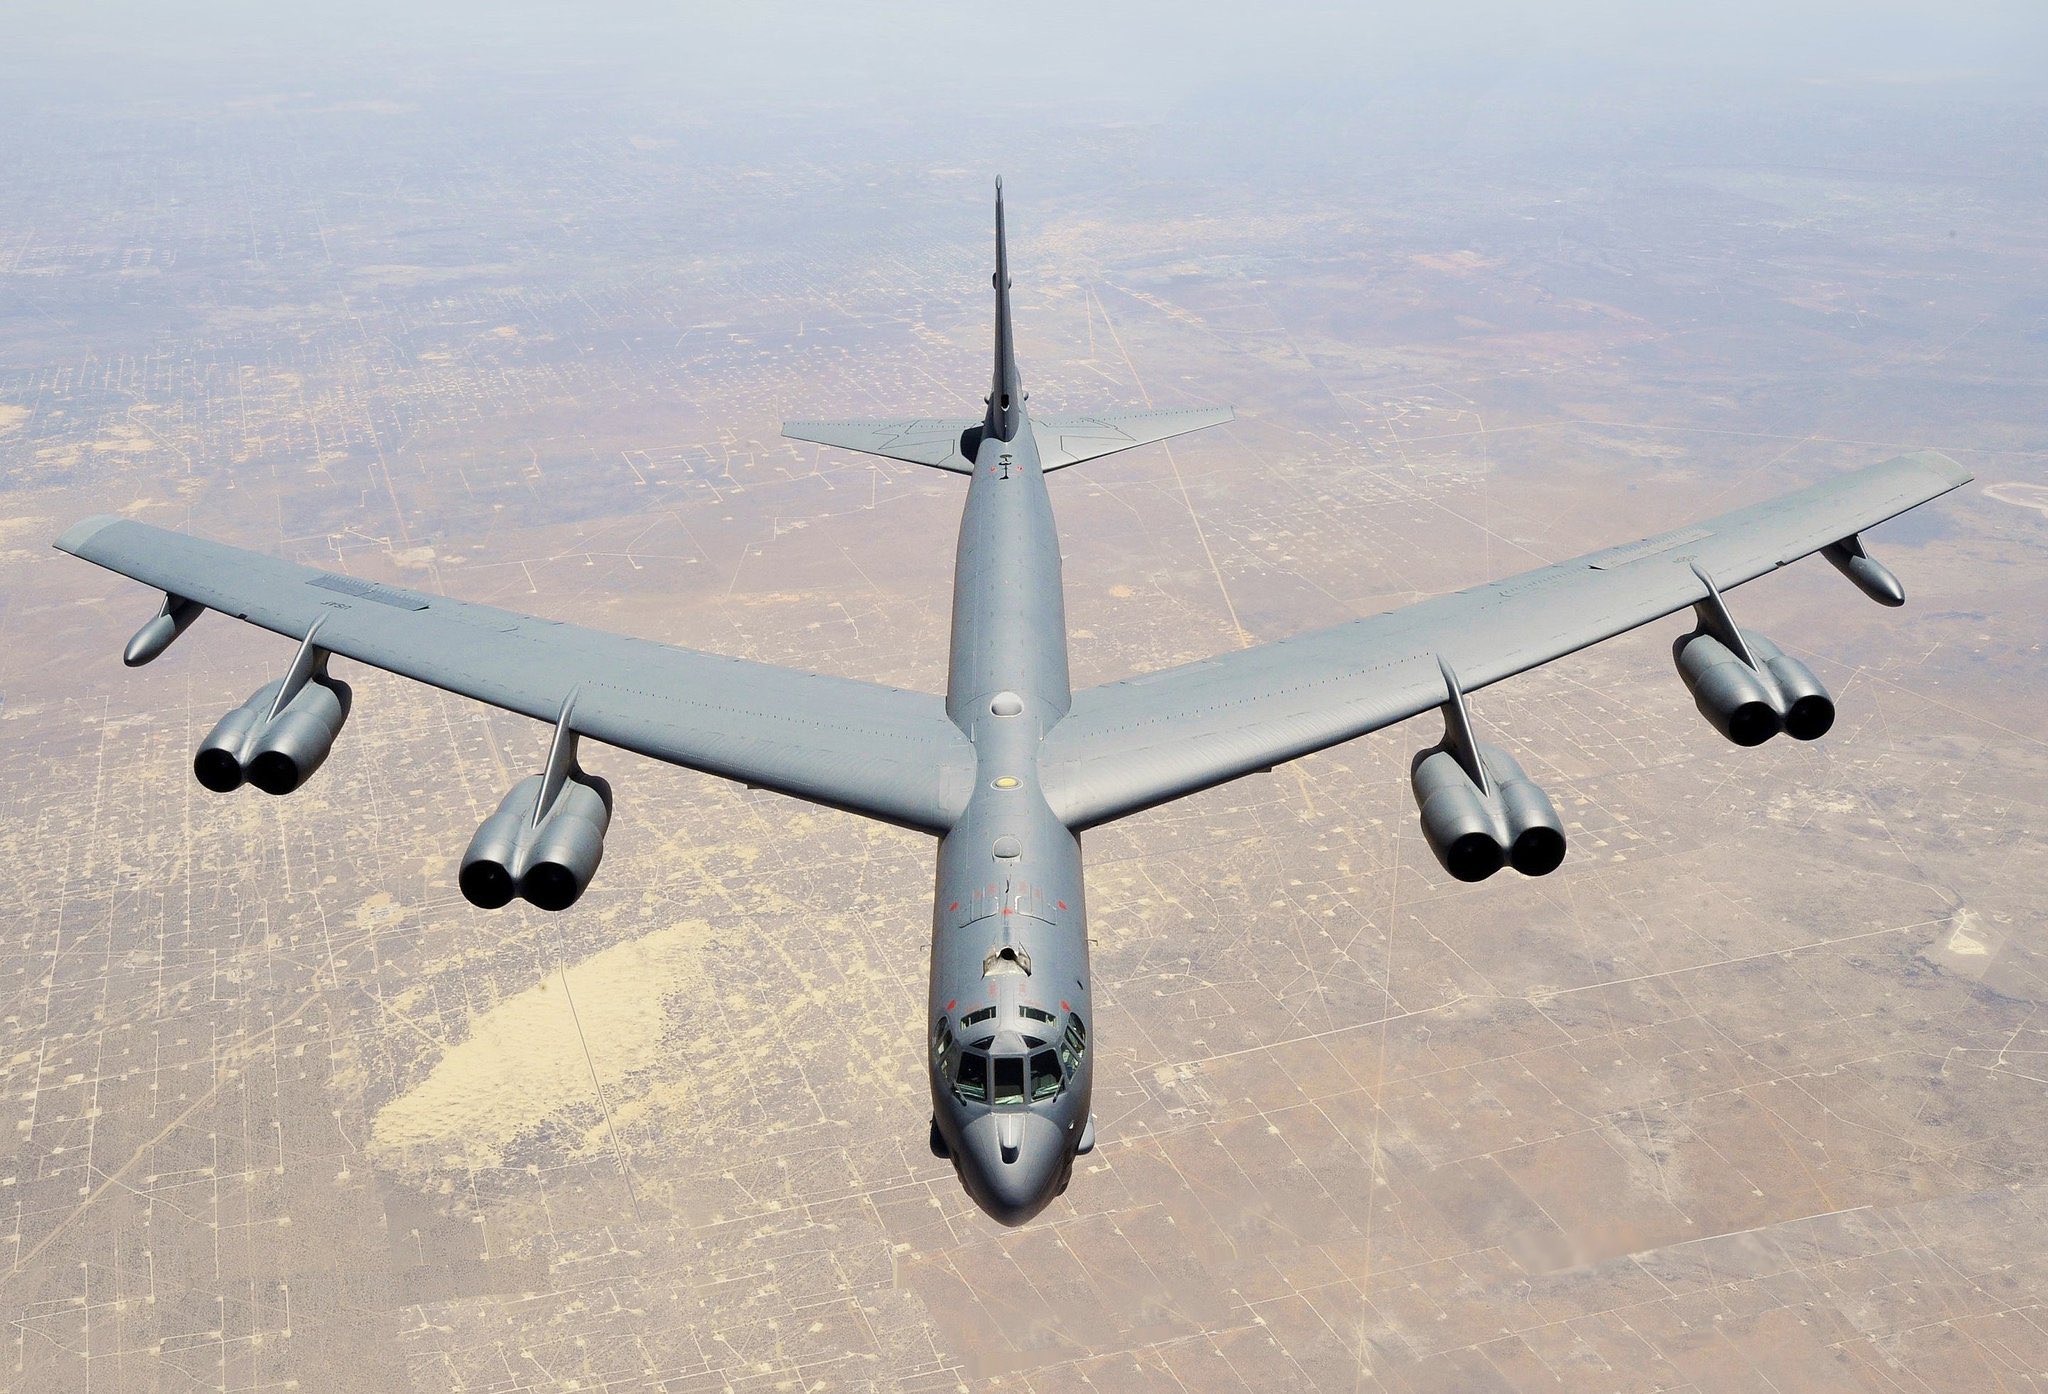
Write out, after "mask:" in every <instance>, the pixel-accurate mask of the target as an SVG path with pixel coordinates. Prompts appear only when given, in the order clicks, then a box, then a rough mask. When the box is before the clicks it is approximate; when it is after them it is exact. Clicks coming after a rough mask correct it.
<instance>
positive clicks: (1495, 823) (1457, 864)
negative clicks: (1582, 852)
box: [1410, 744, 1565, 881]
mask: <svg viewBox="0 0 2048 1394" xmlns="http://www.w3.org/2000/svg"><path fill="white" fill-rule="evenodd" d="M1476 750H1477V752H1478V758H1479V760H1480V761H1481V764H1482V772H1483V773H1484V775H1485V781H1484V787H1482V784H1481V783H1479V782H1475V781H1474V780H1473V778H1472V775H1471V774H1470V773H1469V772H1468V771H1467V770H1466V768H1465V765H1464V764H1463V762H1461V761H1460V760H1459V758H1458V756H1457V755H1456V754H1455V753H1453V752H1452V751H1451V750H1449V749H1447V748H1443V747H1438V748H1436V749H1433V750H1425V751H1423V752H1421V753H1420V754H1418V755H1417V756H1416V757H1415V763H1414V766H1413V768H1412V769H1411V771H1410V780H1411V782H1412V783H1413V785H1414V789H1415V803H1416V806H1417V807H1418V808H1419V809H1420V810H1421V813H1422V836H1423V840H1424V841H1426V842H1427V843H1428V844H1429V850H1430V851H1431V852H1432V853H1433V854H1434V855H1435V857H1436V859H1437V861H1438V862H1440V863H1441V864H1442V865H1443V868H1444V870H1445V871H1448V872H1449V873H1450V874H1451V875H1453V876H1455V877H1456V878H1457V879H1458V880H1460V881H1484V880H1485V879H1486V878H1487V877H1489V876H1491V875H1493V873H1494V872H1496V871H1499V870H1500V869H1501V867H1503V866H1512V867H1513V868H1514V869H1515V870H1516V871H1519V872H1521V873H1522V874H1523V875H1524V876H1548V875H1549V874H1550V873H1551V872H1553V871H1555V870H1557V868H1558V866H1559V864H1560V863H1562V862H1563V861H1564V853H1565V836H1564V824H1563V823H1562V822H1561V821H1560V820H1559V819H1558V816H1557V810H1556V808H1554V807H1553V806H1552V805H1551V802H1550V796H1549V795H1547V794H1545V793H1544V792H1543V790H1542V789H1541V788H1540V787H1539V786H1538V785H1537V784H1536V783H1535V782H1534V781H1533V780H1531V779H1530V778H1529V777H1528V775H1526V774H1524V773H1523V772H1522V767H1521V766H1520V765H1518V764H1516V763H1515V759H1514V757H1513V756H1511V755H1509V754H1508V753H1507V752H1506V751H1505V750H1502V749H1500V748H1499V747H1498V746H1492V745H1484V744H1480V745H1478V746H1476Z"/></svg>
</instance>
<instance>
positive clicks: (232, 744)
mask: <svg viewBox="0 0 2048 1394" xmlns="http://www.w3.org/2000/svg"><path fill="white" fill-rule="evenodd" d="M283 686H284V684H283V683H282V682H273V683H265V684H264V685H263V686H262V687H259V688H257V689H256V691H255V692H254V693H252V694H250V697H249V700H248V701H246V702H244V703H242V705H241V706H239V707H236V708H235V709H234V710H233V711H231V712H229V713H228V714H227V715H226V716H223V717H222V718H221V719H220V720H219V721H216V722H215V723H214V724H213V730H211V731H209V732H208V733H207V735H206V739H205V740H203V741H201V742H200V743H199V749H198V751H197V752H196V753H195V754H194V755H193V756H192V774H193V777H194V778H196V779H197V780H198V781H199V782H200V783H201V784H203V785H205V786H206V787H207V788H208V789H211V790H213V792H214V793H216V794H232V793H233V792H234V791H235V790H237V789H239V788H241V787H242V781H243V778H244V774H243V771H242V752H243V751H244V750H246V749H248V746H249V736H250V734H251V733H252V732H254V731H256V730H257V729H258V728H259V727H261V726H262V725H263V723H264V722H265V721H266V720H268V719H269V716H270V709H271V707H272V706H273V705H275V703H276V702H277V694H278V692H279V691H280V690H281V689H282V688H283Z"/></svg>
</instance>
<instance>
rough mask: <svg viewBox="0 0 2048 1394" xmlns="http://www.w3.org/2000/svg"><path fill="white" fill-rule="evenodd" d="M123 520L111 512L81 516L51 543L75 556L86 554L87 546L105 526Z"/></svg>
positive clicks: (59, 549)
mask: <svg viewBox="0 0 2048 1394" xmlns="http://www.w3.org/2000/svg"><path fill="white" fill-rule="evenodd" d="M120 521H121V520H120V519H119V518H117V517H115V516H114V515H113V514H111V513H96V514H94V515H93V516H92V517H90V518H81V519H80V520H79V521H78V522H75V523H73V524H72V525H71V526H70V527H68V528H66V529H65V530H64V535H63V536H62V537H59V538H58V539H57V540H56V541H55V542H53V543H51V544H50V545H51V546H53V547H55V548H56V549H57V550H58V551H60V552H69V553H70V554H71V555H72V556H74V557H80V556H84V555H85V548H86V545H87V544H88V543H90V542H91V541H92V540H93V538H94V537H96V536H98V534H99V532H100V530H101V529H103V528H107V527H111V526H112V525H113V524H115V523H118V522H120Z"/></svg>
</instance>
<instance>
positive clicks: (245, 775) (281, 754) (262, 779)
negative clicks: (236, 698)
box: [192, 674, 352, 794]
mask: <svg viewBox="0 0 2048 1394" xmlns="http://www.w3.org/2000/svg"><path fill="white" fill-rule="evenodd" d="M283 690H284V680H282V679H280V680H279V681H277V682H271V683H265V684H264V685H263V686H262V687H259V688H257V689H256V691H255V692H253V693H251V694H250V696H249V700H248V701H246V702H244V703H242V705H241V706H239V707H236V708H235V709H234V710H233V711H231V712H229V713H228V714H227V715H226V716H224V717H222V718H221V719H220V720H219V721H218V722H216V723H214V727H213V730H212V731H210V732H208V733H207V737H206V739H205V740H203V741H201V742H200V743H199V750H198V752H197V753H196V754H194V755H193V757H192V773H193V775H194V776H195V777H196V778H197V779H198V780H199V782H200V783H201V784H203V785H205V786H206V787H207V788H208V789H211V790H213V791H214V792H215V793H217V794H228V793H232V792H234V791H235V790H236V789H239V788H241V787H242V785H243V783H244V782H247V783H250V784H253V785H255V786H256V787H257V788H258V789H261V790H263V792H264V793H266V794H289V793H291V792H292V791H293V790H294V789H297V788H298V787H299V786H300V785H302V784H304V783H305V782H306V781H307V780H308V779H310V778H311V777H312V775H313V771H315V770H317V769H319V768H320V766H321V764H322V763H323V762H324V761H325V760H326V759H327V755H328V752H329V751H331V750H333V749H334V739H335V737H336V736H338V735H340V734H341V727H342V723H343V722H345V721H347V720H348V713H349V707H350V705H351V703H352V694H351V693H350V691H349V686H348V684H347V683H345V682H342V681H341V680H340V679H338V678H330V677H327V676H325V675H324V674H323V675H320V676H316V677H312V678H309V679H308V680H307V681H306V682H305V684H304V685H303V686H301V687H300V688H299V690H298V693H297V695H295V696H294V697H293V698H292V699H291V700H290V701H289V702H287V703H285V705H284V709H283V710H282V711H279V712H278V713H277V714H276V715H275V716H272V715H271V708H272V707H274V706H276V705H277V697H278V694H279V693H280V692H282V691H283Z"/></svg>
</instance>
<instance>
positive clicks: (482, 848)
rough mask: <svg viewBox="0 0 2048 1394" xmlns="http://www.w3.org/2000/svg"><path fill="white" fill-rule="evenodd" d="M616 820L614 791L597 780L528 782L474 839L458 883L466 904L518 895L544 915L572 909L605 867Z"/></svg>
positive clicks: (573, 776)
mask: <svg viewBox="0 0 2048 1394" xmlns="http://www.w3.org/2000/svg"><path fill="white" fill-rule="evenodd" d="M551 783H552V784H553V786H554V787H553V788H552V789H550V788H549V785H550V784H551ZM611 821H612V789H611V785H610V784H609V783H607V782H606V781H605V780H603V779H600V778H599V777H597V776H596V775H591V774H585V773H584V772H583V771H582V770H580V769H570V770H568V771H567V772H566V773H565V774H564V775H563V776H562V777H560V778H559V779H558V780H551V779H550V777H549V776H547V775H538V774H536V775H528V776H527V777H526V778H525V779H522V780H520V781H519V782H518V783H517V784H515V785H513V786H512V792H511V793H509V794H507V795H505V798H504V801H503V802H502V803H500V804H499V805H498V811H497V812H496V813H493V814H492V815H491V816H490V817H488V818H486V819H484V821H483V826H481V827H479V828H478V829H477V830H476V836H475V837H473V838H471V839H470V840H469V850H468V851H466V852H464V853H463V854H462V870H461V872H460V873H459V874H458V876H457V878H456V879H457V880H458V882H459V883H460V884H461V886H462V894H463V896H464V898H465V899H467V900H468V901H469V903H470V904H472V905H474V906H476V907H477V908H478V909H481V910H496V909H498V908H499V907H501V906H504V905H506V904H509V903H510V902H511V900H512V898H513V897H514V896H515V895H516V896H520V897H522V898H523V899H525V900H526V901H527V902H528V903H529V904H531V905H535V906H537V907H539V908H540V909H542V910H566V909H568V908H569V907H570V906H571V905H574V904H575V903H576V901H577V900H578V899H579V898H580V897H581V896H582V894H583V892H584V890H585V888H587V887H588V886H589V885H590V878H591V877H593V876H595V875H596V874H597V866H598V863H599V862H601V861H603V860H604V835H605V830H606V829H607V828H609V827H610V826H611Z"/></svg>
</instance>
